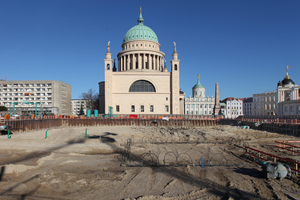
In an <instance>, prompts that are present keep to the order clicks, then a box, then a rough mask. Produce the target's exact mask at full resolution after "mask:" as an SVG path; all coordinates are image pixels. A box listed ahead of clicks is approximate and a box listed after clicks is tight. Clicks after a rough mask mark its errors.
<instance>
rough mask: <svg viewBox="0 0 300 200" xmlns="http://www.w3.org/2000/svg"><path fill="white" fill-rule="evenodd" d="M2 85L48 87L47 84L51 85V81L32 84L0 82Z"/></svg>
mask: <svg viewBox="0 0 300 200" xmlns="http://www.w3.org/2000/svg"><path fill="white" fill-rule="evenodd" d="M1 86H3V87H49V86H52V83H47V84H46V83H36V84H33V83H29V84H28V83H26V84H18V83H14V84H3V85H1V84H0V87H1Z"/></svg>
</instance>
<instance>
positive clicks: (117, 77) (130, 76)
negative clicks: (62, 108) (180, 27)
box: [99, 11, 184, 114]
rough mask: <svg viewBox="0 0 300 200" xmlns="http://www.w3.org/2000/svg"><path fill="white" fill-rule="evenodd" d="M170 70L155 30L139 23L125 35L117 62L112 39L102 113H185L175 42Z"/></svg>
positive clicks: (101, 91) (101, 90) (102, 86)
mask: <svg viewBox="0 0 300 200" xmlns="http://www.w3.org/2000/svg"><path fill="white" fill-rule="evenodd" d="M172 57H173V59H172V60H171V71H170V72H169V71H168V69H167V65H166V61H165V54H164V53H163V52H162V51H160V44H159V41H158V37H157V36H156V34H155V32H154V31H153V30H152V29H151V28H149V27H148V26H145V25H144V19H143V17H142V12H141V11H140V15H139V18H138V25H136V26H134V27H132V28H131V29H130V30H129V31H128V32H127V33H126V35H125V37H124V39H123V43H122V51H121V52H119V53H118V54H117V60H118V64H117V67H116V63H115V62H114V61H113V59H112V55H111V53H110V42H109V43H108V47H107V53H106V58H105V59H104V73H105V81H103V82H99V113H105V114H108V113H109V112H111V111H112V112H113V113H114V114H184V93H183V92H180V85H179V72H180V66H179V64H180V60H178V54H177V51H176V43H175V42H174V51H173V54H172Z"/></svg>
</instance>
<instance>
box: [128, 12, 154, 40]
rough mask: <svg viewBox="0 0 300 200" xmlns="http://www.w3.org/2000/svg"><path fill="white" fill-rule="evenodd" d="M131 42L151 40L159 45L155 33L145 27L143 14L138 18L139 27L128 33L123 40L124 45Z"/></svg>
mask: <svg viewBox="0 0 300 200" xmlns="http://www.w3.org/2000/svg"><path fill="white" fill-rule="evenodd" d="M131 40H151V41H154V42H157V43H158V38H157V36H156V34H155V33H154V31H153V30H152V29H151V28H149V27H148V26H145V25H144V19H143V17H142V13H141V12H140V16H139V18H138V25H136V26H134V27H132V28H131V29H129V31H127V33H126V35H125V37H124V39H123V43H124V42H128V41H131Z"/></svg>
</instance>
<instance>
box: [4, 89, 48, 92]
mask: <svg viewBox="0 0 300 200" xmlns="http://www.w3.org/2000/svg"><path fill="white" fill-rule="evenodd" d="M0 91H1V89H0ZM2 91H3V92H22V91H25V92H26V91H28V92H30V91H32V92H33V91H47V92H50V91H52V88H14V89H6V88H5V89H3V90H2Z"/></svg>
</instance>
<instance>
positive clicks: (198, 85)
mask: <svg viewBox="0 0 300 200" xmlns="http://www.w3.org/2000/svg"><path fill="white" fill-rule="evenodd" d="M197 88H204V86H203V85H202V84H201V83H200V81H199V80H198V82H197V84H196V85H195V86H194V87H193V89H197Z"/></svg>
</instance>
